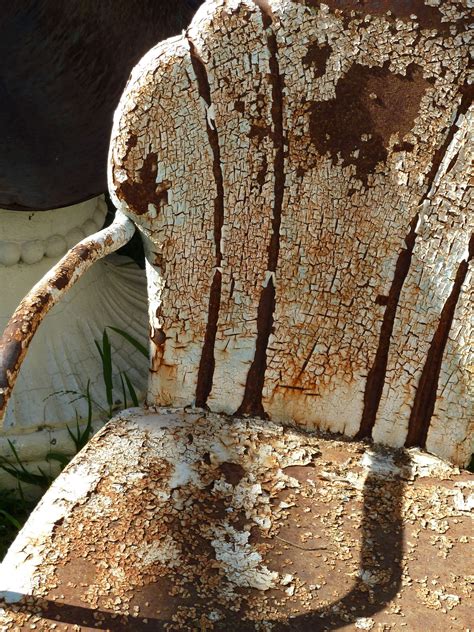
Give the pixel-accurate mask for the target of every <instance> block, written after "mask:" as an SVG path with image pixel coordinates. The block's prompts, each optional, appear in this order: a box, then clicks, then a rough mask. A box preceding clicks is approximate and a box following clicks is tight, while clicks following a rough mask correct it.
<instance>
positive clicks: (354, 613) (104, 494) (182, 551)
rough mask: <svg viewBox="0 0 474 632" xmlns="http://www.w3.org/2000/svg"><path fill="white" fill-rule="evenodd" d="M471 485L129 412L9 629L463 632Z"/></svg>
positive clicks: (377, 460)
mask: <svg viewBox="0 0 474 632" xmlns="http://www.w3.org/2000/svg"><path fill="white" fill-rule="evenodd" d="M440 478H442V479H443V481H442V484H440V483H439V479H440ZM471 479H472V477H471ZM470 485H472V480H471V481H470V480H469V474H467V473H460V472H459V470H458V469H457V468H455V467H452V466H450V465H449V464H447V463H445V462H443V461H441V460H440V459H438V458H436V457H433V456H430V455H426V454H423V453H421V452H420V451H418V450H408V451H394V450H388V449H380V448H379V449H375V450H374V449H373V448H372V447H370V446H368V445H367V444H364V443H360V442H347V441H341V440H335V439H333V438H330V437H328V436H326V437H321V436H317V435H314V434H313V435H311V434H307V433H304V432H301V431H299V430H297V429H294V428H293V429H288V428H287V429H285V428H283V427H282V426H281V425H276V424H272V423H271V422H268V421H265V420H261V419H251V418H249V419H234V420H232V419H229V418H226V417H225V416H223V415H216V414H212V413H205V412H203V411H200V412H196V411H187V412H186V411H183V410H170V409H167V410H166V409H160V410H158V411H156V412H155V411H153V410H150V411H148V412H147V413H143V412H139V413H137V412H132V411H129V412H125V413H124V414H122V415H119V416H117V418H116V419H115V420H113V421H111V422H110V423H109V424H108V425H107V426H106V427H105V428H103V429H102V430H101V431H99V433H98V434H97V435H96V436H95V437H94V438H93V439H92V440H91V442H90V443H89V444H88V445H87V446H86V448H85V449H84V450H83V451H81V453H80V454H79V455H77V457H76V458H75V460H74V462H73V463H71V464H70V465H69V466H68V468H67V469H66V470H65V471H64V472H63V473H62V474H61V476H60V477H59V478H58V479H57V480H56V481H55V482H54V483H53V486H52V487H51V489H50V490H49V491H48V492H47V494H46V495H45V497H44V498H43V500H42V502H41V504H40V505H39V506H38V508H37V509H36V511H35V512H34V513H33V514H32V516H31V517H30V519H29V521H28V523H27V524H26V525H25V527H24V529H23V530H22V532H21V534H20V535H19V537H18V538H17V540H16V541H15V543H14V544H13V545H12V547H11V549H10V551H9V552H8V554H7V557H6V558H5V560H4V562H3V563H2V565H1V566H0V599H1V598H3V599H4V600H5V602H4V601H0V604H1V609H0V627H1V629H2V631H4V632H20V631H21V632H23V630H25V632H26V631H27V630H30V629H31V626H36V629H37V630H49V629H53V627H54V629H56V630H60V631H61V632H63V631H64V632H66V630H71V628H72V629H75V630H84V632H86V631H89V630H92V629H93V630H103V631H104V632H105V631H106V630H111V631H112V630H113V631H117V632H118V631H119V630H131V631H134V632H139V631H141V630H148V631H150V632H151V631H153V632H157V631H163V632H164V631H165V630H166V631H168V632H184V631H186V632H188V631H189V632H193V631H195V630H199V632H201V631H203V630H207V631H209V632H210V631H214V632H228V631H229V632H230V631H233V632H284V631H289V630H298V631H300V632H316V631H319V630H336V629H342V628H345V629H348V630H374V631H375V630H383V629H387V627H388V626H390V627H389V629H393V630H399V629H400V630H404V629H406V630H410V632H424V631H425V630H435V629H439V630H443V632H445V631H446V632H448V631H449V632H458V631H461V630H465V629H466V628H468V627H469V624H470V618H472V617H470V614H471V613H470V609H469V595H470V590H471V586H470V585H469V581H470V580H469V578H468V575H469V573H470V572H471V571H470V569H469V562H470V556H469V543H468V538H467V537H466V535H467V533H468V531H469V526H470V516H469V507H470V504H471V503H472V500H473V499H472V496H471V497H469V489H470ZM471 491H472V488H471ZM427 559H429V564H427V563H426V561H427ZM471 581H472V580H471ZM51 623H53V624H54V625H53V626H52V627H51V628H50V625H51ZM400 623H403V624H406V625H405V627H403V626H401V627H400Z"/></svg>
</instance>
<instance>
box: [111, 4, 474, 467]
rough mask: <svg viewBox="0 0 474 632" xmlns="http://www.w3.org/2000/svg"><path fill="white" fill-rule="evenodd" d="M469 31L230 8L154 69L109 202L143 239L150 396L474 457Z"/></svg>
mask: <svg viewBox="0 0 474 632" xmlns="http://www.w3.org/2000/svg"><path fill="white" fill-rule="evenodd" d="M362 4H363V6H362ZM468 22H469V13H468V9H467V8H466V7H465V4H464V3H462V2H458V1H457V0H451V1H449V2H442V3H439V2H430V3H429V4H425V3H424V2H423V1H422V0H419V1H418V0H417V1H416V2H415V1H413V2H403V3H398V2H389V1H384V2H375V1H374V2H372V1H371V2H364V3H359V2H351V1H340V2H339V1H334V2H327V3H320V2H316V1H315V2H313V1H308V2H288V1H279V0H274V1H271V2H259V3H257V4H256V3H254V2H251V1H250V0H243V1H241V2H237V1H235V2H234V1H226V0H216V1H215V2H209V3H206V5H205V6H204V7H202V9H201V10H200V11H199V12H198V14H197V16H196V17H195V19H194V20H193V23H192V25H191V27H190V28H189V30H188V31H187V33H185V34H183V36H181V37H178V38H175V39H173V40H172V41H168V42H166V43H163V44H160V45H158V46H157V47H155V48H154V49H152V50H151V51H150V52H149V53H148V54H147V55H146V56H145V57H144V58H143V60H142V61H141V62H140V63H139V65H138V66H137V67H136V68H135V70H134V71H133V73H132V77H131V80H130V82H129V84H128V86H127V88H126V90H125V93H124V95H123V97H122V100H121V103H120V105H119V108H118V111H117V112H116V118H115V126H114V131H113V138H112V149H111V169H110V188H111V191H112V194H113V195H114V196H115V198H116V199H118V200H121V201H122V202H124V203H125V204H126V206H127V207H128V213H129V214H130V216H131V217H133V219H134V221H136V223H137V224H138V225H139V227H140V229H141V231H142V233H143V234H144V235H145V236H146V237H145V239H146V244H147V252H148V263H149V266H148V284H149V296H150V302H151V303H150V304H151V307H150V319H151V331H152V350H153V357H152V373H151V382H150V391H151V392H150V401H152V402H153V403H156V404H164V405H167V404H174V405H190V404H193V403H195V402H197V403H198V404H199V405H200V406H208V407H210V409H211V410H214V411H221V412H225V413H231V414H236V413H237V414H258V415H260V416H267V417H270V418H271V419H272V420H278V421H281V422H288V421H291V422H293V423H297V424H298V425H300V426H303V427H306V428H315V427H317V428H322V429H329V430H331V431H335V432H342V433H344V434H346V435H348V436H351V437H353V436H355V435H358V436H359V437H372V438H374V439H376V440H378V441H382V442H385V443H388V444H390V445H394V446H401V445H403V444H404V443H405V442H406V443H407V444H409V445H419V446H426V447H427V448H428V449H429V450H430V451H432V452H434V453H437V454H439V455H442V456H444V457H446V458H449V459H452V460H453V461H454V462H457V463H465V462H466V460H467V459H468V458H469V455H470V447H469V440H468V437H469V434H470V426H469V424H470V419H471V418H472V414H471V413H472V396H471V395H470V393H472V372H471V371H472V369H471V368H470V367H471V366H472V353H473V351H472V349H473V347H472V345H471V344H470V340H472V319H471V313H472V307H470V305H471V304H472V294H471V290H470V280H471V279H472V248H471V249H470V248H469V241H470V235H471V233H472V232H473V228H474V219H473V218H474V214H473V213H472V197H471V192H470V189H469V187H468V181H469V174H470V173H471V171H470V169H471V166H470V148H469V138H470V135H471V133H472V120H473V110H472V107H470V104H471V100H472V88H471V87H470V81H471V79H470V70H469V66H468V59H469V53H468V50H469V44H470V41H471V39H470V35H469V33H468V31H467V25H468Z"/></svg>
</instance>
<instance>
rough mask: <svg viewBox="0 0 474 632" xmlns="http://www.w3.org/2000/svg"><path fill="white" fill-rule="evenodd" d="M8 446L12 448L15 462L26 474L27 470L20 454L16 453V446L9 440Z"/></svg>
mask: <svg viewBox="0 0 474 632" xmlns="http://www.w3.org/2000/svg"><path fill="white" fill-rule="evenodd" d="M8 445H9V446H10V450H11V451H12V452H13V456H14V457H15V461H16V462H17V463H18V465H19V466H20V467H21V469H22V470H23V471H24V472H26V471H27V470H26V468H25V466H24V465H23V462H22V460H21V459H20V457H19V456H18V452H17V451H16V448H15V446H14V444H13V443H12V442H11V441H10V439H8Z"/></svg>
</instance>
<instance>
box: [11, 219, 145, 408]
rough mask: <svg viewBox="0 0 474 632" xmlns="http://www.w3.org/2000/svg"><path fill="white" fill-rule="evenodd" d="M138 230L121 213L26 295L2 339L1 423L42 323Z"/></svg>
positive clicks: (84, 242) (78, 245)
mask: <svg viewBox="0 0 474 632" xmlns="http://www.w3.org/2000/svg"><path fill="white" fill-rule="evenodd" d="M134 232H135V227H134V225H133V223H132V222H131V221H130V219H128V218H127V217H125V215H123V214H122V213H121V212H120V211H117V214H116V217H115V220H114V222H113V223H112V224H111V225H110V226H109V227H108V228H105V229H104V230H102V231H99V232H98V233H95V234H93V235H91V236H90V237H87V238H86V239H84V240H82V241H81V242H79V243H78V244H77V245H76V246H74V247H73V248H72V249H71V250H70V251H69V252H68V253H67V254H66V255H65V256H64V257H63V258H62V259H61V260H60V261H59V262H58V263H57V264H56V265H55V266H54V267H53V268H52V269H51V270H50V271H49V272H48V273H47V274H46V275H45V276H44V277H43V278H42V279H41V280H40V281H39V282H38V283H37V284H36V285H35V286H34V287H33V289H32V290H31V292H29V293H28V294H27V296H26V297H25V298H24V299H23V300H22V301H21V303H20V305H19V306H18V308H17V309H16V311H15V312H14V314H13V316H12V317H11V319H10V321H9V323H8V325H7V326H6V328H5V330H4V332H3V334H2V337H1V339H0V420H3V416H4V413H5V410H6V406H7V403H8V399H9V397H10V394H11V391H12V389H13V386H14V384H15V381H16V378H17V376H18V372H19V370H20V367H21V363H22V361H23V359H24V357H25V355H26V352H27V350H28V346H29V344H30V342H31V339H32V338H33V336H34V334H35V332H36V330H37V329H38V327H39V325H40V324H41V321H42V319H43V318H44V316H45V315H46V314H47V313H48V311H49V310H50V309H51V307H53V305H55V304H56V303H57V302H58V301H59V299H60V298H61V297H62V296H63V295H64V293H65V292H67V290H69V289H70V288H71V287H72V286H73V285H74V284H75V283H76V281H78V280H79V279H80V278H81V276H82V275H83V274H84V273H85V272H86V271H87V270H88V269H89V268H90V266H91V265H92V264H93V263H94V262H95V261H97V260H98V259H101V258H102V257H105V256H106V255H108V254H110V253H111V252H114V251H115V250H117V249H118V248H120V247H121V246H123V245H124V244H125V243H127V242H128V241H129V240H130V239H131V237H132V236H133V233H134Z"/></svg>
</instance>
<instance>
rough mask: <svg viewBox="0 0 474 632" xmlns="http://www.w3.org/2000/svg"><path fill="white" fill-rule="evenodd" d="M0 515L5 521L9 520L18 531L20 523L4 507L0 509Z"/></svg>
mask: <svg viewBox="0 0 474 632" xmlns="http://www.w3.org/2000/svg"><path fill="white" fill-rule="evenodd" d="M0 516H3V517H4V518H5V520H6V521H7V522H9V523H10V524H11V525H12V526H13V527H15V529H17V530H18V531H19V530H20V529H21V524H20V523H19V522H18V520H17V519H16V518H14V517H13V516H12V515H11V514H9V513H8V511H5V510H4V509H0Z"/></svg>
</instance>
